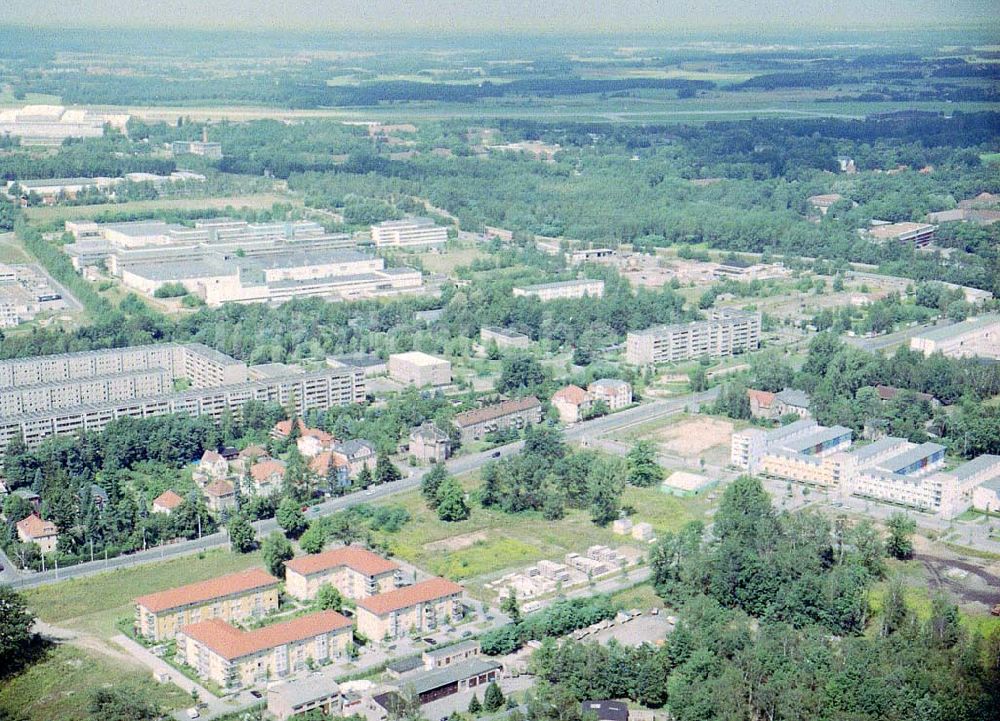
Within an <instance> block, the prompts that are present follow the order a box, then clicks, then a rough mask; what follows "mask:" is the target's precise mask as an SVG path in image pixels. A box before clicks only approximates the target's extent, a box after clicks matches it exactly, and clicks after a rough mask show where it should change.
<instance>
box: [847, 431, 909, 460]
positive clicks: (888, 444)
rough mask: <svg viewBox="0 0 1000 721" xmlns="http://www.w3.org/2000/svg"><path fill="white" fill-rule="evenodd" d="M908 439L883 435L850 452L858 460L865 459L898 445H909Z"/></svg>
mask: <svg viewBox="0 0 1000 721" xmlns="http://www.w3.org/2000/svg"><path fill="white" fill-rule="evenodd" d="M909 443H910V442H909V441H908V440H906V439H905V438H896V437H895V436H885V437H883V438H879V439H878V440H877V441H875V442H874V443H869V444H868V445H867V446H861V448H858V449H857V450H856V451H853V452H852V453H851V455H852V456H854V458H855V459H857V460H858V461H865V460H868V459H869V458H873V457H874V456H878V455H881V454H882V453H885V452H887V451H889V450H892V449H893V448H898V447H899V446H900V445H909Z"/></svg>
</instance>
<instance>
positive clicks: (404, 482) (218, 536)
mask: <svg viewBox="0 0 1000 721" xmlns="http://www.w3.org/2000/svg"><path fill="white" fill-rule="evenodd" d="M718 393H719V388H718V387H716V388H712V389H710V390H708V391H704V392H702V393H695V394H689V395H684V396H678V397H676V398H670V399H658V400H653V401H650V402H648V403H643V404H640V405H638V406H635V407H633V408H629V409H626V410H624V411H620V412H618V413H615V414H612V415H609V416H604V417H602V418H596V419H594V420H591V421H586V422H583V423H578V424H576V425H574V426H571V427H570V428H568V429H567V430H566V432H565V437H566V439H567V440H570V441H578V440H582V439H584V438H596V437H598V436H601V435H604V434H606V433H610V432H612V431H619V430H622V429H624V428H628V427H630V426H634V425H639V424H642V423H646V422H648V421H651V420H654V419H657V418H663V417H666V416H670V415H674V414H677V413H681V412H683V411H684V410H685V409H687V408H688V407H689V406H696V405H697V404H699V403H702V402H704V401H707V400H711V399H713V398H715V397H716V396H717V395H718ZM523 446H524V442H523V441H517V442H515V443H509V444H507V445H505V446H500V447H498V448H494V449H491V450H489V451H483V452H482V453H475V454H472V455H468V456H460V457H458V458H455V459H453V460H451V461H449V462H448V464H447V465H448V470H449V471H450V472H451V473H452V474H455V475H458V474H462V473H468V472H470V471H474V470H476V469H477V468H480V467H481V466H483V465H484V464H485V463H487V462H488V461H490V460H492V459H493V458H496V457H498V454H499V457H507V456H511V455H514V454H517V453H519V452H520V451H521V448H522V447H523ZM426 472H427V469H415V470H412V471H411V473H410V475H409V476H407V477H405V478H403V479H401V480H398V481H395V482H394V483H386V484H383V485H380V486H373V487H371V488H369V489H368V490H367V491H358V492H356V493H352V494H350V495H346V496H341V497H339V498H331V499H329V500H327V501H324V502H322V503H319V504H317V505H315V506H313V507H311V508H310V509H309V510H308V512H307V513H306V516H307V518H316V517H318V516H327V515H330V514H332V513H335V512H336V511H340V510H343V509H345V508H349V507H351V506H356V505H358V504H361V503H368V502H371V501H376V500H379V499H382V498H387V497H389V496H392V495H395V494H397V493H404V492H406V491H410V490H413V489H415V488H419V487H420V481H421V479H422V478H423V475H424V473H426ZM254 528H255V529H256V531H257V534H258V536H260V537H263V536H266V535H267V534H269V533H271V532H272V531H274V530H277V528H278V523H277V521H275V519H273V518H269V519H267V520H264V521H257V522H256V523H254ZM228 544H229V537H228V536H227V535H226V532H225V531H224V530H223V531H219V532H217V533H213V534H209V535H206V536H202V537H201V538H196V539H193V540H190V541H180V542H177V543H171V544H167V545H164V546H157V547H155V548H150V549H148V550H146V551H139V552H137V553H131V554H127V555H123V556H117V557H115V558H109V559H107V560H103V559H98V560H95V561H92V562H86V563H80V564H77V565H75V566H70V567H67V568H61V569H60V568H55V569H50V570H47V571H43V572H40V573H25V572H19V571H16V570H15V569H14V568H13V565H12V564H9V563H4V571H3V572H2V574H0V581H2V582H4V583H8V584H10V585H11V586H13V587H14V588H34V587H36V586H45V585H48V584H51V583H56V582H58V581H64V580H67V579H70V578H80V577H83V576H91V575H94V574H96V573H103V572H105V571H110V570H114V569H116V568H129V567H131V566H136V565H141V564H144V563H154V562H156V561H160V560H165V559H169V558H177V557H179V556H186V555H190V554H192V553H198V552H200V551H204V550H207V549H210V548H219V547H222V546H226V545H228Z"/></svg>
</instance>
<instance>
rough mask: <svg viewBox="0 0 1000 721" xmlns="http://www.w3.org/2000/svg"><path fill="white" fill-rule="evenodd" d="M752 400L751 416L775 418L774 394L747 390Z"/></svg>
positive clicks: (753, 389)
mask: <svg viewBox="0 0 1000 721" xmlns="http://www.w3.org/2000/svg"><path fill="white" fill-rule="evenodd" d="M747 396H748V397H749V398H750V415H751V416H753V417H754V418H774V393H771V392H770V391H759V390H757V389H756V388H747Z"/></svg>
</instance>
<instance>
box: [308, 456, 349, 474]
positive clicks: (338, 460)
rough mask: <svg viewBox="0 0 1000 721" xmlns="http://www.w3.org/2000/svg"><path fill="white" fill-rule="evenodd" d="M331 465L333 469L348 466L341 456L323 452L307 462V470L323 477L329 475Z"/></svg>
mask: <svg viewBox="0 0 1000 721" xmlns="http://www.w3.org/2000/svg"><path fill="white" fill-rule="evenodd" d="M331 464H333V466H334V467H335V468H339V467H343V466H347V465H349V464H348V462H347V458H346V457H345V456H344V455H343V454H341V453H333V452H331V451H323V452H322V453H319V454H317V455H316V456H315V457H313V458H312V459H311V460H310V461H309V470H311V471H312V472H313V473H315V474H316V475H318V476H325V475H326V474H327V473H329V471H330V465H331Z"/></svg>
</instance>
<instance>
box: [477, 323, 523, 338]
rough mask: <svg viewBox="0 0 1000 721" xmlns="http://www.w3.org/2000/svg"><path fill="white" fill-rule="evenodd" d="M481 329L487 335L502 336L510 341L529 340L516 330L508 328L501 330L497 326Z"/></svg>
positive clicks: (485, 326)
mask: <svg viewBox="0 0 1000 721" xmlns="http://www.w3.org/2000/svg"><path fill="white" fill-rule="evenodd" d="M482 329H483V330H485V331H487V332H488V333H493V334H494V335H499V336H503V337H504V338H511V339H522V338H529V337H528V336H526V335H525V334H524V333H518V332H517V331H516V330H511V329H510V328H501V327H500V326H498V325H484V326H483V328H482Z"/></svg>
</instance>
